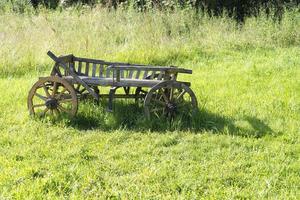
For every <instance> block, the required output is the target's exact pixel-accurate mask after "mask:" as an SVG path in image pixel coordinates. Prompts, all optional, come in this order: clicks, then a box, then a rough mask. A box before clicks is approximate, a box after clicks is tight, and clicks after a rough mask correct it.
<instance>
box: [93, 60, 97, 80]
mask: <svg viewBox="0 0 300 200" xmlns="http://www.w3.org/2000/svg"><path fill="white" fill-rule="evenodd" d="M96 68H97V64H96V63H93V71H92V77H95V76H96Z"/></svg>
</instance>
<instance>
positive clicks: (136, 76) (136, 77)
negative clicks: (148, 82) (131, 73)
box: [135, 69, 141, 79]
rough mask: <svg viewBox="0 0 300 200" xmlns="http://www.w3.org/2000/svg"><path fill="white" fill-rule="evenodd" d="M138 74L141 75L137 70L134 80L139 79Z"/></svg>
mask: <svg viewBox="0 0 300 200" xmlns="http://www.w3.org/2000/svg"><path fill="white" fill-rule="evenodd" d="M140 74H141V70H139V69H138V70H137V72H136V75H135V79H139V78H140Z"/></svg>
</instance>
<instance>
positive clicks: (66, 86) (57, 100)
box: [27, 76, 78, 117]
mask: <svg viewBox="0 0 300 200" xmlns="http://www.w3.org/2000/svg"><path fill="white" fill-rule="evenodd" d="M51 84H52V85H51ZM51 87H52V89H50V88H51ZM41 89H43V90H44V92H45V94H39V93H41ZM60 89H61V90H60ZM46 91H48V94H47V92H46ZM38 92H39V93H38ZM35 98H37V99H40V100H39V101H40V102H41V103H40V104H36V103H35V102H34V101H35ZM27 106H28V109H29V113H30V114H31V115H36V114H37V112H36V111H37V110H43V111H42V112H41V113H40V116H42V117H44V116H45V115H46V114H47V115H48V114H50V115H54V116H58V115H60V114H62V113H64V114H67V115H69V116H72V117H73V116H75V115H76V113H77V109H78V100H77V96H76V92H75V90H74V88H73V86H72V85H71V84H70V83H68V82H67V81H66V80H64V79H62V78H60V77H57V76H51V77H45V78H41V79H40V80H38V81H37V82H36V83H35V84H34V85H33V87H32V88H31V90H30V91H29V95H28V99H27ZM66 106H68V107H66ZM70 106H71V108H70Z"/></svg>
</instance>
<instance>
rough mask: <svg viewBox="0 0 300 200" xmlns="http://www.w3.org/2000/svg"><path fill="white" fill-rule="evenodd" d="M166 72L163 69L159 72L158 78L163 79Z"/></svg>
mask: <svg viewBox="0 0 300 200" xmlns="http://www.w3.org/2000/svg"><path fill="white" fill-rule="evenodd" d="M164 73H165V72H164V71H162V70H161V71H160V72H159V75H158V77H157V79H158V80H162V78H163V76H164Z"/></svg>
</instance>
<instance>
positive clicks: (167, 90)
mask: <svg viewBox="0 0 300 200" xmlns="http://www.w3.org/2000/svg"><path fill="white" fill-rule="evenodd" d="M197 105H198V103H197V99H196V96H195V94H194V92H193V91H192V90H191V89H190V87H188V86H187V85H185V84H183V83H179V82H174V81H166V82H162V83H159V84H157V85H155V86H154V87H153V88H151V89H150V91H149V92H148V94H147V96H146V98H145V102H144V112H145V115H146V117H147V118H148V119H170V120H172V119H175V118H176V117H178V116H181V117H182V118H189V117H192V116H193V113H194V112H195V111H196V110H197Z"/></svg>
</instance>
